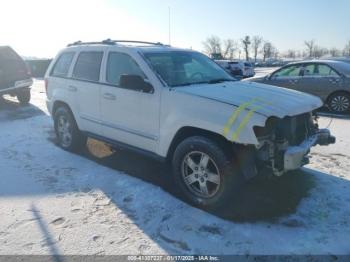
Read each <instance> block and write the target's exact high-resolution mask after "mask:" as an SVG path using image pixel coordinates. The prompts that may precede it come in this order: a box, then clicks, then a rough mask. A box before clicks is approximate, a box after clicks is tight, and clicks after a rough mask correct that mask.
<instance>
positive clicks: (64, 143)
mask: <svg viewBox="0 0 350 262" xmlns="http://www.w3.org/2000/svg"><path fill="white" fill-rule="evenodd" d="M54 125H55V126H54V127H55V132H56V136H57V139H58V144H59V146H60V147H62V148H63V149H65V150H67V151H72V152H76V151H79V150H80V149H82V148H83V147H84V146H85V145H86V140H87V138H86V136H85V135H84V134H82V133H81V132H80V130H79V128H78V126H77V124H76V122H75V119H74V116H73V114H72V113H71V112H70V110H69V109H68V108H67V107H65V106H61V107H59V108H58V109H57V110H56V111H55V114H54Z"/></svg>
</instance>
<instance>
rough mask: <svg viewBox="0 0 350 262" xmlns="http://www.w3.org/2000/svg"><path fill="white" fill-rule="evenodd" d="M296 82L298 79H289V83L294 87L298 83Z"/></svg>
mask: <svg viewBox="0 0 350 262" xmlns="http://www.w3.org/2000/svg"><path fill="white" fill-rule="evenodd" d="M298 81H299V80H298V79H290V80H289V83H291V84H294V85H295V84H296V83H298Z"/></svg>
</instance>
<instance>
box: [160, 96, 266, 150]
mask: <svg viewBox="0 0 350 262" xmlns="http://www.w3.org/2000/svg"><path fill="white" fill-rule="evenodd" d="M161 108H162V109H161V116H160V121H161V124H160V126H161V130H160V140H159V154H160V155H161V156H166V154H167V152H168V149H169V147H170V145H171V142H172V140H173V138H174V137H175V135H176V133H177V131H178V130H180V129H181V128H183V127H195V128H199V129H203V130H207V131H210V132H213V133H216V134H218V135H221V136H223V137H224V138H226V139H227V140H228V141H232V142H234V143H237V144H249V145H257V144H258V140H257V138H256V136H255V134H254V130H253V127H254V126H264V125H265V121H266V117H265V116H263V115H261V114H258V113H256V112H255V111H254V110H246V109H244V108H242V107H240V106H232V105H228V104H225V103H221V102H218V101H215V100H210V99H206V98H202V97H197V96H191V95H188V94H184V93H177V92H172V91H169V92H168V93H166V94H164V95H163V97H162V106H161Z"/></svg>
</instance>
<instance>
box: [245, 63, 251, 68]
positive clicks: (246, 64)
mask: <svg viewBox="0 0 350 262" xmlns="http://www.w3.org/2000/svg"><path fill="white" fill-rule="evenodd" d="M244 66H246V67H252V65H251V64H250V63H244Z"/></svg>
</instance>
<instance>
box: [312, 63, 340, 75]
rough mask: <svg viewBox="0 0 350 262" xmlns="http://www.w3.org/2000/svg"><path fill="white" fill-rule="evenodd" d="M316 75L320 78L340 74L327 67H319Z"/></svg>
mask: <svg viewBox="0 0 350 262" xmlns="http://www.w3.org/2000/svg"><path fill="white" fill-rule="evenodd" d="M315 75H319V76H337V75H338V74H337V73H336V72H335V71H334V70H333V69H332V68H330V67H329V66H327V65H317V67H316V70H315Z"/></svg>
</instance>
